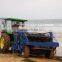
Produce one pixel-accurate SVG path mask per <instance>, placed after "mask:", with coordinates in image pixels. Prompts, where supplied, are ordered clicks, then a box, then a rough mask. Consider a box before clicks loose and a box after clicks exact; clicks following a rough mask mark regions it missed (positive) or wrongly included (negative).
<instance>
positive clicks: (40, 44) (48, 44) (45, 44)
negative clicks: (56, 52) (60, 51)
mask: <svg viewBox="0 0 62 62" xmlns="http://www.w3.org/2000/svg"><path fill="white" fill-rule="evenodd" d="M26 45H31V46H38V47H53V48H54V47H58V46H59V43H58V42H37V41H33V42H29V43H28V44H26Z"/></svg>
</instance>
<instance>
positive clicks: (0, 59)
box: [0, 54, 62, 62]
mask: <svg viewBox="0 0 62 62" xmlns="http://www.w3.org/2000/svg"><path fill="white" fill-rule="evenodd" d="M0 62H62V58H55V59H47V58H43V57H40V58H39V57H36V58H34V57H30V58H23V57H20V56H18V55H17V54H0Z"/></svg>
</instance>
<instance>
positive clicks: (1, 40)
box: [0, 37, 4, 49]
mask: <svg viewBox="0 0 62 62" xmlns="http://www.w3.org/2000/svg"><path fill="white" fill-rule="evenodd" d="M3 47H4V38H3V37H1V39H0V48H1V49H3Z"/></svg>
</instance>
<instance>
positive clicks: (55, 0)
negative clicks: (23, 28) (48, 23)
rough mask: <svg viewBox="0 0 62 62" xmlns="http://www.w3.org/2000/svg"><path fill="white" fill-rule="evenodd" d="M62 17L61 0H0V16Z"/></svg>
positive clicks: (28, 17)
mask: <svg viewBox="0 0 62 62" xmlns="http://www.w3.org/2000/svg"><path fill="white" fill-rule="evenodd" d="M1 17H16V18H25V19H50V18H56V19H57V18H59V19H62V0H0V18H1Z"/></svg>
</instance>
